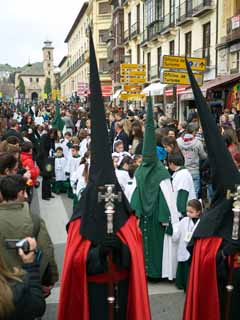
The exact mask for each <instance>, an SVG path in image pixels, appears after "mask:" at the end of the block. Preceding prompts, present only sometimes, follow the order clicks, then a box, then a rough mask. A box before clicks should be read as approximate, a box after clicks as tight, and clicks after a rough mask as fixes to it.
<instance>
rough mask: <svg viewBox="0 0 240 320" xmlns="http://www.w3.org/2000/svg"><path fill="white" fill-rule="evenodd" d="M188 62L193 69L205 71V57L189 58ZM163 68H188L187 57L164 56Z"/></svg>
mask: <svg viewBox="0 0 240 320" xmlns="http://www.w3.org/2000/svg"><path fill="white" fill-rule="evenodd" d="M187 61H188V63H189V64H190V66H191V69H192V70H193V71H205V70H206V59H204V58H193V57H189V58H187ZM163 68H167V69H187V67H186V61H185V57H178V56H163Z"/></svg>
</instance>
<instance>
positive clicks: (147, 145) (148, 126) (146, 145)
mask: <svg viewBox="0 0 240 320" xmlns="http://www.w3.org/2000/svg"><path fill="white" fill-rule="evenodd" d="M156 145H157V142H156V136H155V126H154V120H153V110H152V97H148V106H147V117H146V121H145V131H144V141H143V151H142V155H143V162H144V163H146V164H154V163H157V161H158V158H157V151H156Z"/></svg>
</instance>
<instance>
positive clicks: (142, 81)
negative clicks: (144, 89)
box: [120, 77, 146, 84]
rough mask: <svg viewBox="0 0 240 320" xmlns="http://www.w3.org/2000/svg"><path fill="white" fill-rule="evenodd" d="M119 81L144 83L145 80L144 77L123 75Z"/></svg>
mask: <svg viewBox="0 0 240 320" xmlns="http://www.w3.org/2000/svg"><path fill="white" fill-rule="evenodd" d="M120 81H121V83H126V84H128V83H136V84H138V83H145V82H146V78H130V77H129V78H127V77H124V78H121V79H120Z"/></svg>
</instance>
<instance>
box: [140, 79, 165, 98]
mask: <svg viewBox="0 0 240 320" xmlns="http://www.w3.org/2000/svg"><path fill="white" fill-rule="evenodd" d="M165 87H166V84H163V83H161V82H155V83H151V84H150V85H149V86H147V87H146V88H144V89H143V91H142V93H143V94H146V95H151V96H162V95H163V91H164V88H165Z"/></svg>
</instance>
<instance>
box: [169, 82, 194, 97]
mask: <svg viewBox="0 0 240 320" xmlns="http://www.w3.org/2000/svg"><path fill="white" fill-rule="evenodd" d="M188 88H189V86H184V85H178V86H177V95H179V94H183V93H185V92H186V90H187V89H188ZM164 95H165V96H166V97H171V96H173V88H169V89H165V91H164Z"/></svg>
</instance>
